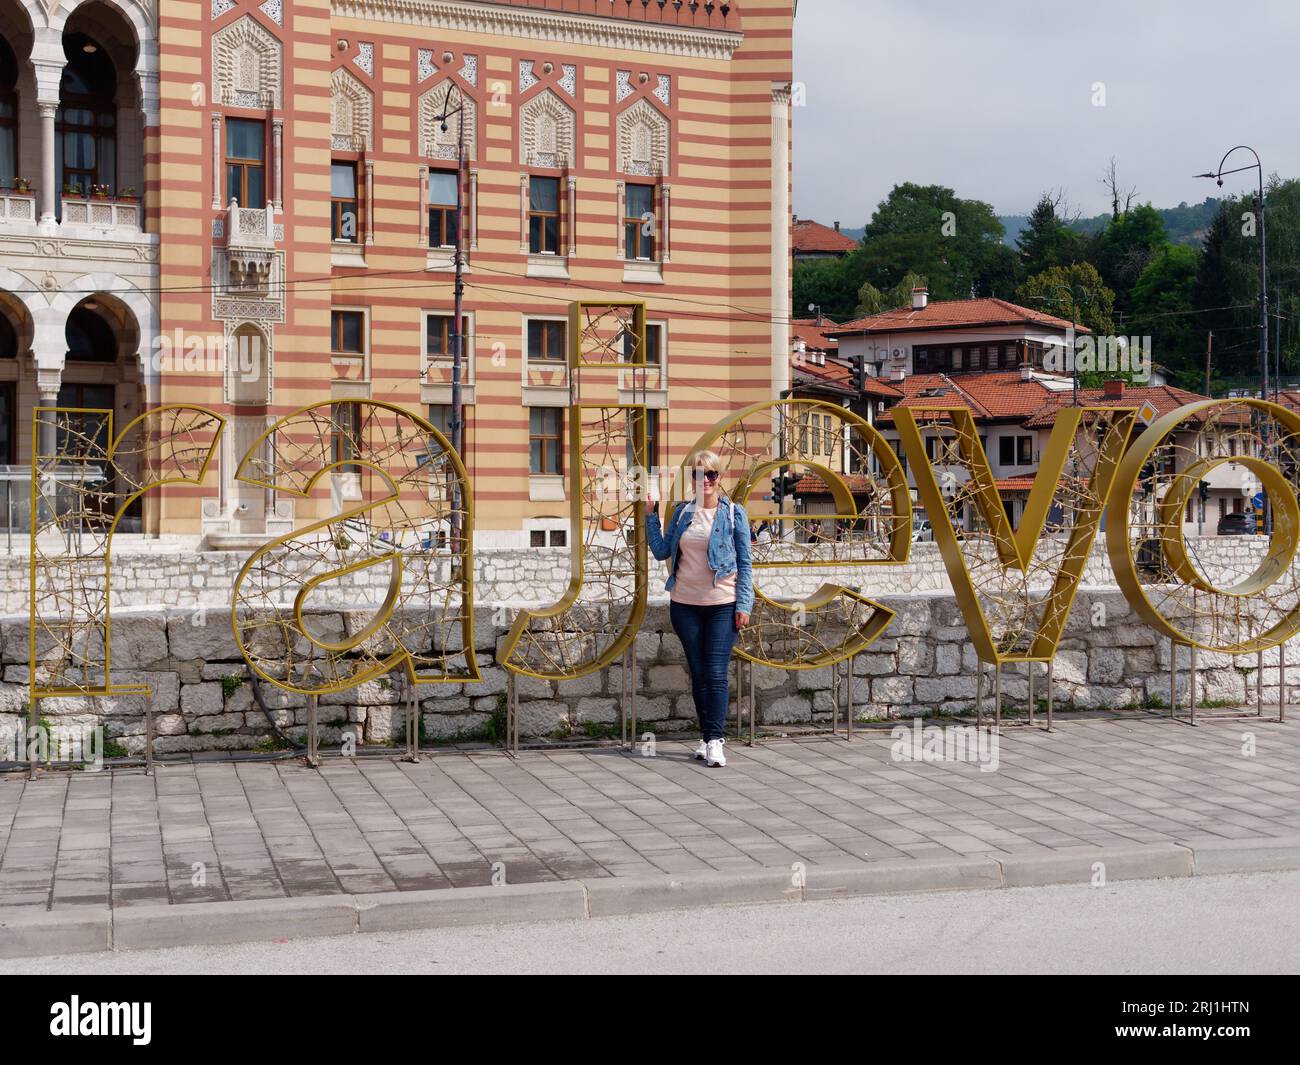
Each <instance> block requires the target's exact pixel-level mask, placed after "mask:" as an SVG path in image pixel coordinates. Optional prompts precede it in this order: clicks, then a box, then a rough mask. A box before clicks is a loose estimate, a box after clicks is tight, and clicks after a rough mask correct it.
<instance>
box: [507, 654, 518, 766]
mask: <svg viewBox="0 0 1300 1065" xmlns="http://www.w3.org/2000/svg"><path fill="white" fill-rule="evenodd" d="M506 753H507V754H508V755H510V757H511V758H514V757H517V756H518V754H519V678H518V677H517V676H516V675H515V674H514V672H507V673H506Z"/></svg>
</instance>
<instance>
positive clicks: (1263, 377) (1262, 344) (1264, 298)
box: [1194, 144, 1273, 533]
mask: <svg viewBox="0 0 1300 1065" xmlns="http://www.w3.org/2000/svg"><path fill="white" fill-rule="evenodd" d="M1237 151H1246V152H1250V154H1251V155H1253V156H1254V157H1255V161H1254V162H1253V163H1249V164H1247V165H1246V166H1239V167H1235V168H1234V169H1232V170H1224V169H1223V165H1224V163H1226V162H1227V161H1228V156H1230V155H1231V154H1232V153H1233V152H1237ZM1246 170H1254V171H1256V172H1257V174H1258V177H1259V198H1258V200H1256V204H1257V207H1256V210H1257V211H1258V213H1259V398H1260V399H1263V400H1267V399H1268V227H1267V225H1266V224H1265V220H1264V166H1263V164H1262V163H1261V162H1260V160H1259V153H1258V152H1257V151H1255V149H1254V148H1252V147H1251V146H1250V145H1249V144H1238V145H1236V147H1233V148H1229V149H1228V150H1227V151H1226V152H1224V153H1223V158H1222V159H1220V160H1219V168H1218V169H1217V170H1216V171H1214V172H1213V173H1205V174H1196V175H1194V176H1195V177H1198V178H1213V179H1214V181H1215V182H1217V183H1218V186H1219V188H1223V179H1224V178H1225V177H1227V176H1228V175H1230V174H1240V173H1243V172H1244V171H1246ZM1266 444H1267V439H1266ZM1271 511H1272V508H1271V507H1270V506H1269V504H1268V493H1267V492H1266V493H1264V532H1265V533H1271V532H1272V531H1273V522H1272V513H1271Z"/></svg>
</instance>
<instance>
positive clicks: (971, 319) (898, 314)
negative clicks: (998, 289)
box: [831, 297, 1090, 337]
mask: <svg viewBox="0 0 1300 1065" xmlns="http://www.w3.org/2000/svg"><path fill="white" fill-rule="evenodd" d="M1008 325H1014V326H1020V325H1044V326H1050V327H1051V328H1053V329H1060V330H1066V329H1069V328H1070V323H1069V322H1068V321H1067V320H1066V319H1064V318H1057V317H1056V316H1055V315H1052V314H1045V313H1044V312H1043V311H1035V310H1031V309H1030V308H1028V307H1021V306H1020V305H1019V304H1016V303H1011V302H1010V301H1009V300H1000V299H994V298H992V297H986V298H982V299H974V300H930V301H929V302H928V303H927V304H926V305H925V306H924V307H921V308H919V309H917V308H912V307H903V308H900V309H898V310H893V311H881V312H880V313H879V314H872V315H868V316H867V317H865V318H859V319H857V320H856V321H852V322H845V323H844V324H843V325H841V326H837V327H836V328H835V329H834V330H832V331H831V333H832V335H833V336H836V337H843V336H860V335H863V334H870V333H903V332H919V331H922V330H927V329H971V328H976V329H980V328H988V327H990V326H1008ZM1074 328H1075V332H1077V333H1087V332H1090V330H1089V329H1088V328H1087V327H1086V326H1082V325H1076V326H1075V327H1074Z"/></svg>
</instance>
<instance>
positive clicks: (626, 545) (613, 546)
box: [499, 302, 648, 680]
mask: <svg viewBox="0 0 1300 1065" xmlns="http://www.w3.org/2000/svg"><path fill="white" fill-rule="evenodd" d="M567 362H568V374H569V405H568V407H567V418H568V423H569V424H568V466H567V477H568V491H567V495H568V497H569V545H570V552H571V559H572V561H571V568H570V577H569V586H568V588H567V589H566V591H565V593H564V595H563V596H562V597H561V598H560V600H559V602H557V603H555V604H554V605H553V606H550V607H546V608H544V609H536V610H521V611H520V612H519V614H518V616H517V617H516V618H515V620H514V623H513V624H512V625H511V626H510V631H509V633H508V634H507V636H506V640H505V643H504V645H503V647H502V651H501V654H500V656H499V657H500V662H501V664H502V665H503V666H504V667H505V668H506V669H508V670H509V671H510V672H512V673H520V674H525V675H527V676H531V677H542V678H545V679H547V680H567V679H571V678H574V677H581V676H585V675H586V674H588V673H594V672H596V671H597V670H600V669H603V668H605V667H606V666H608V665H610V664H611V663H613V662H614V661H615V660H616V659H617V658H618V657H619V656H620V655H621V654H622V653H623V651H624V650H625V649H626V648H627V647H628V645H629V644H631V642H632V640H633V639H634V637H635V636H636V632H637V629H638V628H639V627H640V625H641V620H642V618H643V617H644V616H645V608H646V582H647V576H646V574H647V570H646V542H645V535H644V531H643V529H642V527H641V514H640V506H641V492H640V491H638V490H636V487H635V486H636V485H638V484H640V483H642V481H643V479H644V471H645V469H646V466H647V460H646V418H645V410H646V407H645V403H644V402H639V403H637V402H633V403H627V402H620V401H619V396H618V393H619V392H620V391H621V389H620V388H619V385H620V378H622V377H624V376H625V374H628V373H630V374H632V375H635V374H636V373H637V372H638V371H642V370H644V369H645V368H646V367H647V365H648V363H647V360H646V337H645V304H644V303H635V302H632V303H585V302H578V303H573V304H571V305H570V307H569V328H568V360H567ZM594 369H605V370H607V371H613V372H610V373H607V374H605V375H602V376H603V379H600V378H596V379H593V377H592V375H591V371H592V370H594ZM584 384H585V386H586V387H587V388H588V390H593V389H595V388H600V387H602V386H603V389H602V391H603V393H605V394H608V393H610V392H611V391H612V392H613V393H614V395H612V396H611V397H610V398H608V399H604V398H602V399H601V400H600V401H598V402H595V403H584V402H583V401H582V389H583V387H584ZM638 471H641V476H638Z"/></svg>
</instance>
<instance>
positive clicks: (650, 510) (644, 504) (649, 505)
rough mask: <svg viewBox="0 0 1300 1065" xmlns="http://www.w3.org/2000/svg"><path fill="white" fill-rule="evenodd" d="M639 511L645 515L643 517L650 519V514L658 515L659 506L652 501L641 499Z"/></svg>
mask: <svg viewBox="0 0 1300 1065" xmlns="http://www.w3.org/2000/svg"><path fill="white" fill-rule="evenodd" d="M641 509H642V512H643V513H644V514H645V516H646V517H647V518H648V517H650V515H651V514H658V513H659V504H658V503H656V502H655V501H654V500H653V499H643V500H642V501H641Z"/></svg>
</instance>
